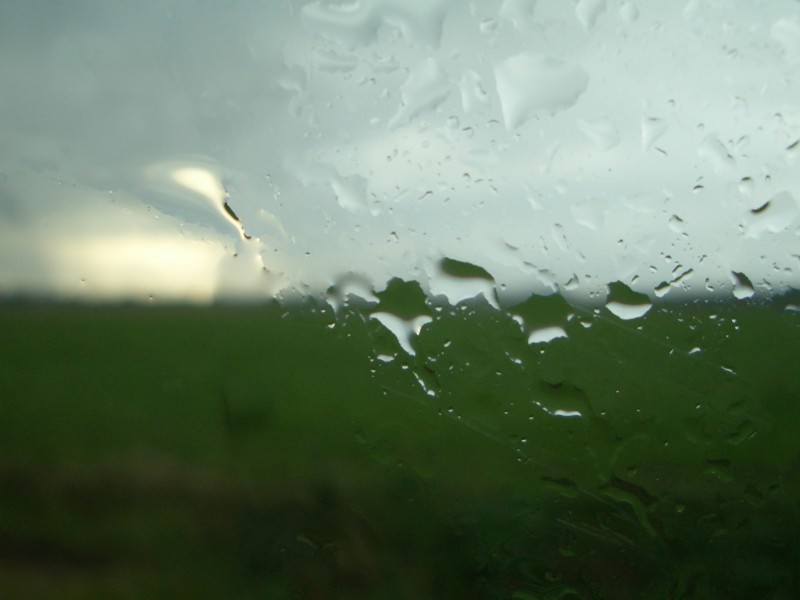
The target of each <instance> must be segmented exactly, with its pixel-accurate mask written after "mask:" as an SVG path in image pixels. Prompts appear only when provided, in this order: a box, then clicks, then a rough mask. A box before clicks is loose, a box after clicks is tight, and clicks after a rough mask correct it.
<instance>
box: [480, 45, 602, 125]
mask: <svg viewBox="0 0 800 600" xmlns="http://www.w3.org/2000/svg"><path fill="white" fill-rule="evenodd" d="M495 78H496V80H497V94H498V95H499V97H500V105H501V107H502V112H503V119H504V121H505V124H506V128H507V129H508V130H509V131H513V130H515V129H517V128H518V127H519V126H520V125H522V124H523V123H525V122H526V121H528V120H529V119H531V118H532V117H533V116H534V115H535V114H536V113H537V112H544V113H548V114H552V113H555V112H557V111H559V110H564V109H567V108H569V107H570V106H572V105H573V104H575V103H576V102H577V101H578V98H580V96H581V95H582V94H583V93H584V92H585V91H586V88H587V86H588V85H589V75H588V74H587V73H586V71H584V70H583V68H581V67H580V66H579V65H576V64H573V63H569V62H566V61H563V60H560V59H558V58H554V57H551V56H545V55H540V54H534V53H530V52H523V53H520V54H516V55H514V56H511V57H510V58H507V59H506V60H504V61H501V62H500V63H498V64H497V66H496V67H495Z"/></svg>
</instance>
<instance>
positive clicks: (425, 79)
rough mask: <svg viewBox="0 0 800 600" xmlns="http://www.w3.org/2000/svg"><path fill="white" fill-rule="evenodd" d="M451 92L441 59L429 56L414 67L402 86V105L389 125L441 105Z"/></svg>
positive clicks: (399, 122) (402, 121)
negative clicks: (440, 62)
mask: <svg viewBox="0 0 800 600" xmlns="http://www.w3.org/2000/svg"><path fill="white" fill-rule="evenodd" d="M449 93H450V83H449V82H448V81H447V77H446V76H445V72H444V70H443V69H442V67H441V65H440V64H439V61H437V60H436V59H435V58H427V59H425V60H424V61H422V63H421V64H420V65H419V66H417V68H416V69H414V70H413V71H412V72H411V74H410V75H409V76H408V79H406V81H405V83H403V85H401V86H400V94H401V97H402V99H403V101H402V106H401V107H400V108H399V110H398V111H397V113H396V114H395V115H394V117H392V119H391V121H390V122H389V127H394V126H395V125H397V124H403V123H406V122H407V121H410V120H412V119H414V118H416V117H417V116H419V115H421V114H423V113H425V112H428V111H431V110H433V109H435V108H436V107H437V106H439V105H440V104H441V103H442V102H444V100H445V99H446V98H447V95H448V94H449Z"/></svg>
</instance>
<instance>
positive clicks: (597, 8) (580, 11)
mask: <svg viewBox="0 0 800 600" xmlns="http://www.w3.org/2000/svg"><path fill="white" fill-rule="evenodd" d="M605 9H606V1H605V0H579V2H578V4H577V6H576V7H575V15H576V16H577V17H578V21H580V23H581V25H583V28H584V30H586V31H589V30H590V29H592V28H593V27H594V25H595V23H596V22H597V18H598V17H599V16H600V15H601V14H602V13H603V11H604V10H605Z"/></svg>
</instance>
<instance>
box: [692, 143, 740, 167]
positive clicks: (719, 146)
mask: <svg viewBox="0 0 800 600" xmlns="http://www.w3.org/2000/svg"><path fill="white" fill-rule="evenodd" d="M697 155H698V156H699V157H700V158H702V159H704V160H706V161H708V162H709V163H710V164H711V167H712V168H713V169H714V172H716V173H726V172H729V171H731V170H732V169H733V167H734V164H735V162H734V160H733V156H731V153H730V152H728V149H727V148H726V147H725V144H723V143H722V142H721V141H720V139H719V138H718V137H717V136H716V135H713V134H709V135H707V136H706V137H705V138H704V139H703V141H702V142H701V143H700V146H698V148H697Z"/></svg>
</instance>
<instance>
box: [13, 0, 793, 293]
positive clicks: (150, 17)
mask: <svg viewBox="0 0 800 600" xmlns="http://www.w3.org/2000/svg"><path fill="white" fill-rule="evenodd" d="M0 57H2V58H0V131H2V135H0V292H2V293H3V294H5V295H14V294H19V293H22V294H36V295H44V296H47V297H51V296H52V297H64V298H80V299H97V300H106V299H130V298H132V299H139V300H146V299H148V298H150V297H151V296H152V297H153V298H154V299H156V300H187V301H200V302H204V301H208V300H211V299H213V298H216V297H228V298H231V297H233V298H253V297H255V298H260V297H267V296H270V295H274V294H277V293H280V292H281V290H293V291H299V292H318V291H320V290H324V289H326V288H327V287H328V286H329V285H331V284H332V283H334V282H336V281H339V280H341V279H342V278H343V277H346V276H347V274H349V273H355V274H357V275H358V276H360V277H363V278H366V279H368V280H371V281H373V282H374V283H375V286H376V288H381V287H383V284H384V283H385V282H386V280H387V279H388V278H390V277H393V276H399V277H403V278H406V279H415V280H417V281H419V282H420V283H421V284H422V285H423V288H424V289H425V290H426V291H429V292H430V293H433V294H438V293H445V294H447V295H448V297H449V298H450V299H451V300H453V301H456V300H459V299H462V298H465V297H470V296H472V295H475V294H477V293H484V294H485V295H487V296H488V297H490V298H491V297H493V294H494V291H493V290H495V291H496V293H497V294H498V295H499V298H500V301H501V302H502V301H504V300H507V299H511V298H513V297H516V296H519V295H525V294H528V293H530V292H538V293H550V292H554V291H560V292H562V293H564V294H566V295H567V296H572V297H574V298H586V297H589V296H590V295H592V294H596V295H599V296H600V297H602V296H604V294H605V284H607V283H608V282H611V281H615V280H622V281H624V282H625V283H627V284H629V285H631V286H632V287H633V288H635V289H637V290H640V291H644V292H645V293H648V294H649V295H651V296H664V297H666V298H676V299H679V298H681V297H685V296H687V295H689V296H701V295H707V294H721V295H723V296H732V294H734V293H735V294H736V296H737V297H744V296H747V295H748V294H749V291H748V290H747V289H746V286H744V287H743V286H742V280H741V279H737V276H736V275H734V273H743V274H745V275H746V277H747V278H749V280H750V281H751V282H752V284H753V287H754V288H755V290H754V291H755V293H765V294H766V293H770V292H774V291H782V290H784V289H786V288H787V287H791V286H794V287H798V286H800V274H799V273H800V218H798V212H799V211H800V206H799V205H798V201H799V200H800V146H799V145H797V141H798V140H799V139H800V103H798V100H797V99H798V98H800V2H797V1H795V0H774V1H770V2H760V1H755V0H749V1H747V2H745V1H744V0H691V1H689V2H686V3H675V2H669V3H666V2H659V1H656V0H647V1H645V0H639V1H633V0H631V1H621V0H605V1H603V0H580V1H578V2H574V1H564V0H505V1H502V2H501V1H499V0H497V1H490V0H480V1H478V0H476V1H472V2H469V1H466V0H413V1H412V0H373V1H368V0H356V1H350V2H305V1H289V0H287V1H285V2H280V1H273V2H263V3H254V2H249V1H244V0H232V1H229V2H217V3H208V2H200V1H199V0H194V1H190V0H180V1H172V2H159V3H155V2H152V3H150V2H148V3H136V4H132V3H129V2H111V1H109V2H103V3H95V2H92V3H90V2H79V1H70V2H48V3H47V6H46V9H45V6H44V5H43V4H42V3H23V2H3V1H0ZM225 204H227V207H228V208H229V209H230V210H226V208H225ZM232 215H235V218H234V216H232ZM236 219H238V221H237V220H236ZM445 257H449V258H452V259H455V260H459V261H466V262H471V263H474V264H477V265H480V266H481V267H483V268H484V269H486V270H487V271H488V272H489V273H490V274H491V275H492V277H493V279H494V281H493V282H487V281H486V280H485V279H473V280H469V279H468V280H458V279H454V278H452V277H449V276H448V275H447V274H446V273H444V272H443V270H442V268H441V264H440V263H441V260H442V259H443V258H445Z"/></svg>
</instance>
